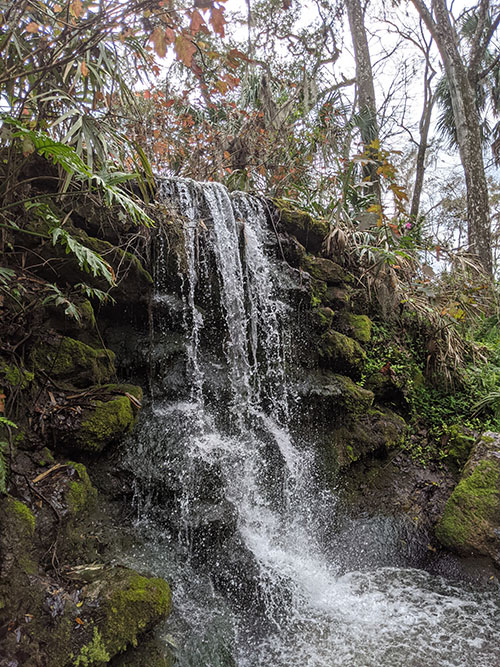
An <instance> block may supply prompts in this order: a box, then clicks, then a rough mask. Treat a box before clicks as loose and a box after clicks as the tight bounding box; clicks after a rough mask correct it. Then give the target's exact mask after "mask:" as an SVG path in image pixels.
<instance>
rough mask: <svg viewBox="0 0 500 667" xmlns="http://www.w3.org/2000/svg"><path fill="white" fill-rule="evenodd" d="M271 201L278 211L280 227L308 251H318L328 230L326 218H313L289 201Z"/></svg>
mask: <svg viewBox="0 0 500 667" xmlns="http://www.w3.org/2000/svg"><path fill="white" fill-rule="evenodd" d="M273 203H274V205H275V206H276V208H277V209H278V211H279V214H280V225H281V227H282V228H283V229H284V230H285V231H286V232H288V233H289V234H291V235H292V236H295V237H296V239H297V240H298V241H300V243H302V245H303V246H304V247H305V248H306V250H308V251H309V252H319V251H320V250H321V247H322V245H323V243H324V241H325V239H326V237H327V236H328V233H329V231H330V226H329V224H328V223H327V222H326V220H321V219H316V218H313V217H312V216H311V215H310V214H309V213H307V212H306V211H302V210H300V209H298V208H294V207H293V205H292V204H291V203H290V202H285V201H282V200H280V199H275V200H273Z"/></svg>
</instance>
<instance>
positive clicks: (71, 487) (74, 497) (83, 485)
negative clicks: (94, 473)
mask: <svg viewBox="0 0 500 667" xmlns="http://www.w3.org/2000/svg"><path fill="white" fill-rule="evenodd" d="M67 465H68V466H70V467H71V468H73V470H74V471H75V473H76V479H74V480H73V481H71V482H69V484H68V490H67V492H66V503H67V508H68V511H69V513H70V514H71V516H72V517H74V518H78V517H79V516H81V515H82V514H90V513H91V512H93V510H94V509H95V508H96V505H97V489H96V488H95V487H94V486H93V485H92V482H91V481H90V478H89V475H88V472H87V468H86V467H85V466H84V465H83V463H73V462H72V461H70V462H69V463H68V464H67Z"/></svg>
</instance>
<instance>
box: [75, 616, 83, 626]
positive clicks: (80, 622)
mask: <svg viewBox="0 0 500 667" xmlns="http://www.w3.org/2000/svg"><path fill="white" fill-rule="evenodd" d="M75 621H76V622H77V623H78V625H85V623H84V622H83V621H82V619H81V618H80V617H79V616H77V617H76V618H75Z"/></svg>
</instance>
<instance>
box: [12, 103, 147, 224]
mask: <svg viewBox="0 0 500 667" xmlns="http://www.w3.org/2000/svg"><path fill="white" fill-rule="evenodd" d="M3 122H4V123H6V124H7V125H8V126H10V127H12V128H13V129H12V130H11V132H10V136H11V138H12V139H13V140H15V139H22V147H23V152H24V153H26V152H28V154H29V153H30V152H35V151H36V152H37V153H38V154H39V155H41V156H42V157H44V158H46V159H48V160H50V161H52V162H53V163H54V164H55V165H57V166H58V167H61V168H62V169H63V170H64V171H65V172H66V180H65V184H64V189H67V187H68V185H69V182H70V181H71V179H72V178H73V177H75V178H76V179H77V180H79V181H80V182H85V181H88V182H89V183H90V185H91V186H92V187H94V188H96V189H98V190H100V191H102V192H103V193H104V195H105V198H106V202H107V204H108V205H109V206H112V205H114V204H117V205H118V206H120V207H121V208H123V209H124V210H125V211H126V212H127V214H128V215H129V216H130V217H131V218H132V220H133V221H134V222H135V223H137V224H138V223H142V224H144V225H146V226H154V224H155V223H154V221H153V220H152V219H151V218H150V217H149V215H148V214H147V213H146V212H145V211H144V209H143V208H142V207H141V206H140V205H139V204H138V203H137V202H136V201H135V200H134V199H133V198H132V197H131V196H130V195H129V194H127V193H126V192H125V191H124V190H123V189H122V188H120V187H119V186H120V184H121V183H124V182H125V181H129V180H131V179H133V178H135V177H136V176H137V174H125V173H123V172H121V171H111V172H108V171H106V170H105V169H104V166H103V169H102V170H101V171H100V172H99V173H95V172H93V171H92V169H91V168H90V167H89V166H88V165H87V164H85V163H84V162H83V160H82V159H81V157H80V156H79V155H78V153H77V152H76V151H75V149H74V148H72V147H71V146H68V145H66V144H64V143H61V142H60V141H55V140H54V139H52V138H51V137H50V136H49V135H48V134H47V133H46V132H42V131H40V130H31V129H29V128H27V127H25V126H24V125H22V124H21V123H19V122H18V121H17V120H15V119H14V118H11V117H9V116H5V115H4V117H3ZM30 201H31V200H30Z"/></svg>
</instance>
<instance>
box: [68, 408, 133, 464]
mask: <svg viewBox="0 0 500 667" xmlns="http://www.w3.org/2000/svg"><path fill="white" fill-rule="evenodd" d="M135 421H136V416H135V414H134V410H133V408H132V405H131V403H130V399H129V398H127V397H126V396H119V397H117V398H114V399H112V400H111V401H96V406H95V408H94V410H93V412H92V414H91V416H90V417H88V418H87V419H85V421H83V422H82V424H81V427H80V429H79V431H78V432H77V434H76V440H77V443H78V445H79V447H80V448H81V449H84V450H86V451H91V452H100V451H102V449H104V447H105V446H106V445H107V444H109V443H111V442H113V440H116V439H117V438H119V437H120V436H122V435H124V434H125V433H127V432H128V431H130V430H131V429H132V427H133V426H134V424H135Z"/></svg>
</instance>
